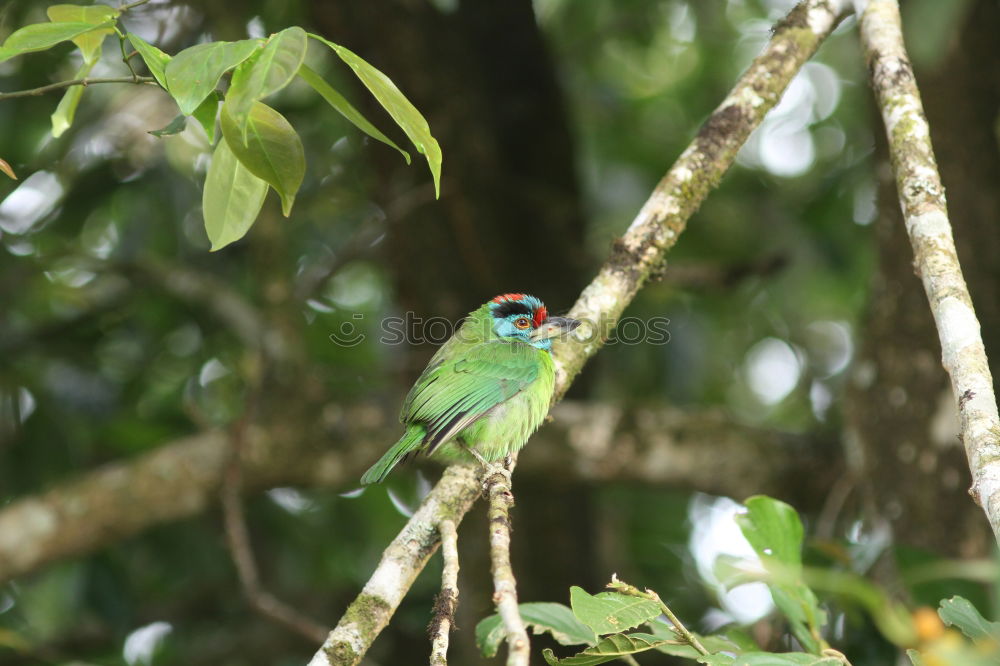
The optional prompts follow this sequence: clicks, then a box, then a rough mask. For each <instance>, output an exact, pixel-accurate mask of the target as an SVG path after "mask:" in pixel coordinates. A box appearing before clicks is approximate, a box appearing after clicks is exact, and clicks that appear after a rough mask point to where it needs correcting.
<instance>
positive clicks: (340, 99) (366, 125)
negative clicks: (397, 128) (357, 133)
mask: <svg viewBox="0 0 1000 666" xmlns="http://www.w3.org/2000/svg"><path fill="white" fill-rule="evenodd" d="M299 76H301V77H302V80H303V81H305V82H306V83H308V84H309V85H310V86H312V89H313V90H315V91H316V92H318V93H319V94H320V95H321V96H322V97H323V99H325V100H326V101H327V103H328V104H329V105H330V106H332V107H333V108H334V109H335V110H336V111H337V112H338V113H340V115H342V116H344V118H347V120H349V121H350V122H351V124H352V125H354V126H355V127H357V128H358V129H359V130H361V131H362V132H364V133H365V134H367V135H368V136H370V137H371V138H373V139H376V140H378V141H381V142H382V143H384V144H386V145H387V146H392V147H393V148H395V149H396V150H398V151H399V152H400V153H401V154H402V155H403V159H405V160H406V163H407V164H409V163H410V154H409V153H408V152H406V151H405V150H403V149H402V148H400V147H399V146H397V145H396V142H395V141H393V140H392V139H390V138H389V137H387V136H386V135H385V134H382V132H381V131H379V129H378V128H377V127H375V126H374V125H372V124H371V123H370V122H368V119H367V118H365V117H364V116H363V115H361V112H360V111H358V110H357V109H355V108H354V106H352V105H351V103H350V102H348V101H347V98H345V97H344V96H343V95H341V94H340V93H339V92H337V91H336V89H334V88H333V86H331V85H330V84H329V83H327V82H326V81H324V80H323V77H321V76H320V75H319V74H317V73H316V72H315V71H314V70H313V69H311V68H310V67H309V66H308V65H306V64H303V65H302V66H301V67H299Z"/></svg>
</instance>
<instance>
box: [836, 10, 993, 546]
mask: <svg viewBox="0 0 1000 666" xmlns="http://www.w3.org/2000/svg"><path fill="white" fill-rule="evenodd" d="M856 5H857V2H856ZM857 10H858V13H859V15H860V21H859V24H860V34H861V43H862V46H863V47H864V50H865V59H866V61H867V62H868V72H869V74H870V76H871V83H872V87H873V88H874V90H875V97H876V99H877V101H878V105H879V108H880V109H881V112H882V120H883V122H884V123H885V128H886V136H887V137H888V142H889V152H890V154H891V156H892V169H893V172H894V174H895V176H896V190H897V192H898V193H899V203H900V207H901V208H902V211H903V219H904V220H905V222H906V231H907V234H908V235H909V237H910V244H911V245H912V246H913V254H914V265H915V268H916V273H917V275H919V276H920V279H921V281H922V282H923V285H924V291H925V292H926V294H927V300H928V301H929V303H930V308H931V313H932V314H933V316H934V323H935V325H936V326H937V330H938V336H939V338H940V340H941V354H942V364H943V365H944V368H945V370H947V371H948V374H949V376H950V377H951V385H952V391H953V393H954V396H955V399H956V401H957V403H958V412H959V415H960V417H961V424H962V431H961V439H962V442H963V443H964V445H965V451H966V455H967V456H968V459H969V467H970V469H971V470H972V479H973V482H972V488H971V489H970V491H969V492H970V493H971V494H972V496H973V497H974V498H975V500H976V502H977V503H978V504H979V505H980V506H981V507H983V509H984V510H985V512H986V516H987V518H988V519H989V521H990V525H991V526H992V528H993V533H994V536H995V537H996V538H997V539H998V540H1000V415H998V412H997V401H996V395H995V393H994V391H993V377H992V375H991V374H990V366H989V363H988V362H987V359H986V350H985V348H984V346H983V339H982V335H981V334H980V329H979V320H978V319H977V317H976V312H975V309H974V308H973V305H972V298H971V297H970V296H969V289H968V287H967V286H966V284H965V279H964V278H963V276H962V267H961V265H960V264H959V262H958V254H957V252H956V250H955V239H954V238H953V237H952V231H951V223H950V221H949V220H948V209H947V205H946V203H945V194H944V187H943V186H942V184H941V176H940V174H939V173H938V169H937V163H936V162H935V159H934V149H933V147H932V145H931V133H930V128H929V126H928V124H927V117H926V115H925V114H924V109H923V104H922V102H921V101H920V91H919V90H918V89H917V84H916V79H915V78H914V75H913V68H912V66H911V65H910V61H909V58H908V56H907V53H906V47H905V46H904V44H903V32H902V27H901V22H900V16H899V5H898V4H897V2H896V0H870V2H868V3H867V5H865V6H860V5H859V6H857Z"/></svg>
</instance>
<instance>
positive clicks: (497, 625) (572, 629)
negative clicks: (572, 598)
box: [476, 602, 597, 657]
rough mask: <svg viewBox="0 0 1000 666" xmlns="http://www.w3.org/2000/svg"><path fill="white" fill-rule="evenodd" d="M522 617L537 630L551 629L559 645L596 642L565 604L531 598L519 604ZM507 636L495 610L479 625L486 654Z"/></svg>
mask: <svg viewBox="0 0 1000 666" xmlns="http://www.w3.org/2000/svg"><path fill="white" fill-rule="evenodd" d="M518 610H520V612H521V619H523V620H524V624H525V625H526V626H528V627H531V628H532V629H533V630H534V632H535V633H536V634H542V633H546V632H548V633H550V634H552V637H553V638H555V639H556V641H557V642H558V643H559V644H560V645H595V644H596V643H597V635H596V634H595V633H594V632H593V631H592V630H591V629H590V628H589V627H588V626H587V625H585V624H583V623H582V622H580V621H579V620H577V619H576V617H575V616H574V615H573V611H571V610H570V609H569V608H567V607H566V606H564V605H563V604H556V603H548V602H530V603H525V604H519V605H518ZM506 636H507V632H506V630H505V629H504V626H503V621H502V620H501V619H500V616H499V615H498V614H496V613H494V614H493V615H490V616H489V617H487V618H485V619H483V620H482V621H480V622H479V624H477V625H476V645H477V646H478V647H479V651H480V652H481V653H482V655H483V656H484V657H494V656H496V653H497V649H498V648H499V647H500V643H501V642H503V640H504V638H505V637H506Z"/></svg>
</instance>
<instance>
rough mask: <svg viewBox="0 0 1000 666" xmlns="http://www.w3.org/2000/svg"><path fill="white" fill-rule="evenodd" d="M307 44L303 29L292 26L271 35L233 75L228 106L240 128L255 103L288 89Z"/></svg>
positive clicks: (242, 126)
mask: <svg viewBox="0 0 1000 666" xmlns="http://www.w3.org/2000/svg"><path fill="white" fill-rule="evenodd" d="M307 44H308V41H307V39H306V33H305V31H304V30H303V29H302V28H299V27H297V26H293V27H291V28H286V29H285V30H282V31H281V32H279V33H276V34H274V35H271V37H270V39H268V40H267V43H266V44H265V45H264V48H262V49H261V50H260V51H259V52H258V53H255V54H254V57H253V58H251V59H249V60H247V61H246V62H244V63H243V64H242V65H240V66H239V67H238V68H237V69H236V71H235V72H233V81H232V85H230V86H229V91H228V92H227V93H226V106H228V107H229V112H230V114H231V115H232V117H233V118H234V119H235V120H236V122H237V124H238V126H239V127H240V128H242V129H243V130H244V131H245V130H246V120H247V116H249V114H250V110H251V108H252V107H253V103H254V102H256V101H258V100H261V99H264V98H265V97H267V96H268V95H271V94H273V93H276V92H278V91H279V90H281V89H282V88H284V87H285V86H287V85H288V84H289V83H290V82H291V81H292V79H293V78H294V77H295V75H296V74H297V73H298V71H299V67H301V66H302V61H303V60H304V59H305V57H306V46H307Z"/></svg>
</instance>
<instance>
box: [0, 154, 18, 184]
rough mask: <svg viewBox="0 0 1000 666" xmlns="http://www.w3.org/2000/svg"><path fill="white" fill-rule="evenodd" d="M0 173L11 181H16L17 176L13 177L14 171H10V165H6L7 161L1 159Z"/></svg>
mask: <svg viewBox="0 0 1000 666" xmlns="http://www.w3.org/2000/svg"><path fill="white" fill-rule="evenodd" d="M0 172H2V173H4V174H5V175H6V176H8V177H9V178H12V179H13V180H17V176H16V175H14V170H13V169H11V168H10V165H9V164H7V161H6V160H4V159H2V158H0Z"/></svg>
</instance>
